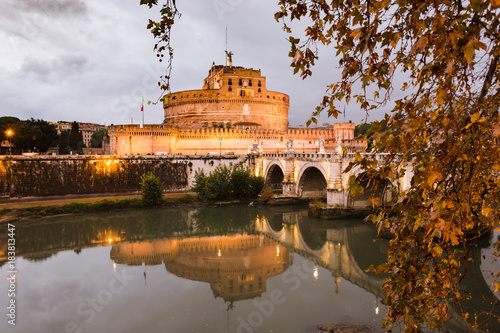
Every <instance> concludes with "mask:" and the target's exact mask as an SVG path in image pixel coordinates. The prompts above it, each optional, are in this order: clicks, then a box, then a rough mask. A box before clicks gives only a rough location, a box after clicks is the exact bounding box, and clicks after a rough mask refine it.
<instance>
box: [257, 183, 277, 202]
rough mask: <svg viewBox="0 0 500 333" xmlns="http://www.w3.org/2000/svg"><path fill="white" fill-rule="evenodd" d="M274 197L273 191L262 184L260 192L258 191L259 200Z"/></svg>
mask: <svg viewBox="0 0 500 333" xmlns="http://www.w3.org/2000/svg"><path fill="white" fill-rule="evenodd" d="M273 197H274V192H273V190H272V188H270V187H269V186H264V188H263V189H262V192H261V193H260V200H262V201H263V202H268V201H269V200H271V199H272V198H273Z"/></svg>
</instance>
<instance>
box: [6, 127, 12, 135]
mask: <svg viewBox="0 0 500 333" xmlns="http://www.w3.org/2000/svg"><path fill="white" fill-rule="evenodd" d="M5 134H7V136H12V134H13V132H12V130H11V129H8V130H7V132H5Z"/></svg>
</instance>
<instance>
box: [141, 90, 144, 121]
mask: <svg viewBox="0 0 500 333" xmlns="http://www.w3.org/2000/svg"><path fill="white" fill-rule="evenodd" d="M141 111H142V128H144V96H142V108H141Z"/></svg>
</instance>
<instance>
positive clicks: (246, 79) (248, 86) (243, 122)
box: [109, 57, 367, 155]
mask: <svg viewBox="0 0 500 333" xmlns="http://www.w3.org/2000/svg"><path fill="white" fill-rule="evenodd" d="M289 101H290V97H289V96H288V95H286V94H284V93H280V92H274V91H269V90H267V87H266V77H265V76H262V74H261V71H260V70H254V69H252V68H243V67H237V66H232V61H231V59H230V57H228V62H227V63H226V65H215V64H214V65H213V66H212V68H211V69H210V71H209V73H208V76H207V78H206V79H205V80H204V84H203V88H202V89H198V90H187V91H180V92H175V93H171V94H169V95H168V98H165V101H164V103H163V107H164V110H165V117H164V121H163V123H162V124H160V125H144V126H142V127H141V126H140V125H115V126H111V127H110V128H109V137H110V149H111V154H116V155H136V154H141V155H146V154H151V155H153V154H157V155H163V154H172V155H176V154H184V155H205V154H210V155H219V154H221V155H223V154H235V155H245V154H248V153H285V152H295V153H315V152H316V153H318V152H321V153H324V152H334V151H335V147H336V146H339V145H340V146H342V147H345V149H346V150H347V151H349V152H354V151H364V150H365V149H366V147H367V144H366V141H365V140H360V139H355V138H354V128H355V125H354V124H353V123H351V122H348V123H345V122H344V123H335V124H333V126H331V125H328V124H325V125H326V126H325V125H324V126H323V127H321V128H304V127H303V126H300V127H290V126H289V125H288V109H289Z"/></svg>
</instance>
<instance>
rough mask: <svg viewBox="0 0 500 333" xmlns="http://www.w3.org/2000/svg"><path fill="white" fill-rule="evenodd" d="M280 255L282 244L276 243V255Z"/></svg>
mask: <svg viewBox="0 0 500 333" xmlns="http://www.w3.org/2000/svg"><path fill="white" fill-rule="evenodd" d="M279 255H280V246H279V245H276V257H279Z"/></svg>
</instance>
